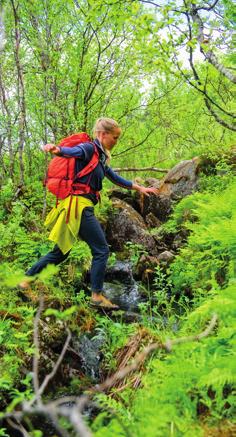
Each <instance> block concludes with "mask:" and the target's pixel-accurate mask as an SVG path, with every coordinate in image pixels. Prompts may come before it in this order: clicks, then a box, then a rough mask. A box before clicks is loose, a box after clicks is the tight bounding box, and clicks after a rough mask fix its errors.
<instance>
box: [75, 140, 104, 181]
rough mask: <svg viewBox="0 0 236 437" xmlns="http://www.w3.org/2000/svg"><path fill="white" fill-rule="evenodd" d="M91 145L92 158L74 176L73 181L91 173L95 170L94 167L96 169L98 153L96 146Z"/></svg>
mask: <svg viewBox="0 0 236 437" xmlns="http://www.w3.org/2000/svg"><path fill="white" fill-rule="evenodd" d="M92 144H93V156H92V158H91V159H90V161H89V162H88V164H87V165H86V166H85V167H84V168H82V170H80V171H79V172H78V173H77V174H76V175H75V178H74V179H77V178H82V177H83V176H86V175H87V174H89V173H91V172H92V171H93V170H94V169H95V167H97V165H98V163H99V152H98V149H97V146H96V144H95V143H92Z"/></svg>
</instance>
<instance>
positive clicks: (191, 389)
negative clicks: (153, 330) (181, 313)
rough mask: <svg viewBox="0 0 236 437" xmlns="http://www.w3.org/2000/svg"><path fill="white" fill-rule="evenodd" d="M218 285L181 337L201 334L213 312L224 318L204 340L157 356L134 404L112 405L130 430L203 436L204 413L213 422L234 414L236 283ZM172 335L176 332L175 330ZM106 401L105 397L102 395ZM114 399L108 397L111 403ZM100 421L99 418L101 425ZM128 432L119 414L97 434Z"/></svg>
mask: <svg viewBox="0 0 236 437" xmlns="http://www.w3.org/2000/svg"><path fill="white" fill-rule="evenodd" d="M223 295H224V297H222V291H220V290H215V297H214V298H213V299H212V300H210V301H209V299H208V301H207V302H206V303H205V304H203V305H201V306H200V307H199V308H197V309H196V310H195V311H194V312H192V314H190V315H189V316H188V317H187V318H186V320H185V322H184V323H183V326H182V328H181V331H180V332H179V333H178V337H181V336H188V335H191V334H193V333H194V332H195V333H199V332H200V331H201V330H203V329H204V328H205V325H206V323H207V321H208V320H209V318H211V317H212V314H213V312H217V314H218V317H219V324H218V327H217V328H216V330H215V331H214V332H212V333H211V335H210V336H209V337H207V338H205V339H204V340H202V341H201V342H200V343H199V342H187V343H184V344H181V345H177V346H175V347H174V349H173V351H172V352H171V354H169V355H166V356H165V357H162V358H156V357H154V356H153V357H152V360H151V362H150V364H149V372H148V373H147V374H146V376H145V377H144V378H143V379H142V383H143V387H142V388H141V389H140V390H139V391H137V393H136V395H135V397H134V399H133V401H132V403H131V404H130V403H129V401H127V408H126V411H124V410H122V408H121V406H120V405H118V406H117V407H116V406H115V403H113V408H114V409H115V410H116V413H117V414H118V415H119V416H120V419H121V421H123V422H124V425H126V426H129V430H130V433H131V434H132V435H137V436H143V435H148V436H153V437H154V436H155V437H156V436H160V437H162V436H163V435H169V434H171V433H172V434H173V433H174V435H176V436H183V435H185V436H188V435H189V433H191V435H193V436H196V437H197V436H202V435H203V430H202V428H201V424H200V422H199V421H198V417H199V415H200V416H201V414H206V413H207V415H208V421H210V419H211V421H212V423H214V421H215V422H216V423H217V421H218V420H219V419H222V417H225V418H232V417H233V416H234V414H235V405H236V403H235V401H236V399H235V394H234V391H233V389H232V387H233V385H234V384H235V382H236V378H235V374H236V373H235V370H236V367H235V352H236V350H235V345H236V343H235V327H236V322H235V312H236V295H235V283H232V285H230V286H229V287H228V288H227V289H225V290H224V292H223ZM172 337H173V334H172ZM103 402H104V399H103ZM110 405H111V401H110V400H109V399H108V400H107V406H110ZM96 423H97V422H95V425H96ZM111 431H113V432H117V434H116V435H125V433H124V430H123V429H122V427H121V425H120V422H117V420H116V419H115V418H113V420H112V421H111V423H110V424H109V426H108V429H107V430H105V427H103V428H100V429H98V430H97V432H96V434H95V435H98V436H100V435H102V432H104V433H105V435H110V433H111Z"/></svg>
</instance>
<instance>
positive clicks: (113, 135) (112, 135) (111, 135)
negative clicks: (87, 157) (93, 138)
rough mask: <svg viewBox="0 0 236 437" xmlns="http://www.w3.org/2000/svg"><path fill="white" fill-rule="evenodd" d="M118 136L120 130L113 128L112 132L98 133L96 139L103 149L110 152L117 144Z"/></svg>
mask: <svg viewBox="0 0 236 437" xmlns="http://www.w3.org/2000/svg"><path fill="white" fill-rule="evenodd" d="M120 134H121V129H120V128H119V127H115V128H114V129H113V131H112V132H100V135H99V136H98V139H99V140H100V141H101V143H102V145H103V147H105V149H107V150H112V148H113V147H114V146H115V144H116V143H117V141H118V139H119V136H120ZM99 137H100V138H99Z"/></svg>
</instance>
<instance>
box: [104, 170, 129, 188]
mask: <svg viewBox="0 0 236 437" xmlns="http://www.w3.org/2000/svg"><path fill="white" fill-rule="evenodd" d="M105 176H106V177H107V179H109V180H110V181H111V182H113V184H115V185H118V186H119V187H122V188H127V189H128V190H130V189H131V188H132V185H133V182H132V181H129V180H128V179H124V178H122V177H121V176H120V175H118V174H117V173H116V172H115V171H114V170H112V168H111V167H106V168H105Z"/></svg>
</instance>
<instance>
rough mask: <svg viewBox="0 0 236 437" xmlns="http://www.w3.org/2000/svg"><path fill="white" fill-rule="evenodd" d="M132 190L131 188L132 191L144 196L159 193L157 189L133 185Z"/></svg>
mask: <svg viewBox="0 0 236 437" xmlns="http://www.w3.org/2000/svg"><path fill="white" fill-rule="evenodd" d="M132 188H133V190H136V191H139V192H140V193H142V194H145V196H149V195H150V194H156V195H157V194H158V193H159V190H158V188H154V187H143V186H142V185H137V184H133V186H132Z"/></svg>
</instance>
